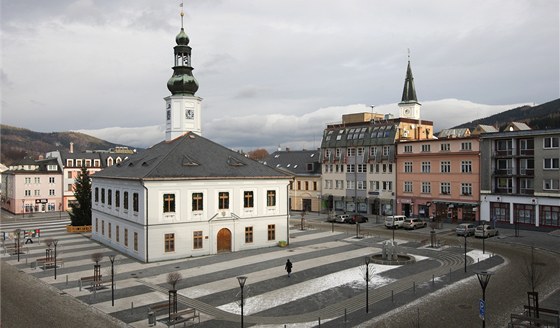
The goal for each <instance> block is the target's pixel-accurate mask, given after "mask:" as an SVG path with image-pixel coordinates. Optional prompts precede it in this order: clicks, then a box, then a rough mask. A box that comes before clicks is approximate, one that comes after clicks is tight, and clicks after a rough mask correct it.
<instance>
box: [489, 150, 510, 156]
mask: <svg viewBox="0 0 560 328" xmlns="http://www.w3.org/2000/svg"><path fill="white" fill-rule="evenodd" d="M494 156H495V157H511V156H513V149H496V151H495V152H494Z"/></svg>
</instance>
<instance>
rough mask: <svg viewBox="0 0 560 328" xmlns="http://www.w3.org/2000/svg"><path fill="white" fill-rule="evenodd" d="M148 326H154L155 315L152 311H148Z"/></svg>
mask: <svg viewBox="0 0 560 328" xmlns="http://www.w3.org/2000/svg"><path fill="white" fill-rule="evenodd" d="M148 324H149V325H150V326H152V325H154V326H155V324H156V315H155V313H154V311H149V312H148Z"/></svg>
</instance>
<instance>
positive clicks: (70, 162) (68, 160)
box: [66, 159, 74, 167]
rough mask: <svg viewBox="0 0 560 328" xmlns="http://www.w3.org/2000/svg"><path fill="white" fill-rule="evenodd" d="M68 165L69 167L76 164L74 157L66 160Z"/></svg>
mask: <svg viewBox="0 0 560 328" xmlns="http://www.w3.org/2000/svg"><path fill="white" fill-rule="evenodd" d="M66 166H68V167H72V166H74V160H73V159H67V160H66Z"/></svg>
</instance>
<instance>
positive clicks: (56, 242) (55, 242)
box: [53, 239, 58, 280]
mask: <svg viewBox="0 0 560 328" xmlns="http://www.w3.org/2000/svg"><path fill="white" fill-rule="evenodd" d="M57 244H58V240H57V239H55V240H53V245H54V280H56V245H57Z"/></svg>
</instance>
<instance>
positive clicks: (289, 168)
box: [263, 149, 327, 212]
mask: <svg viewBox="0 0 560 328" xmlns="http://www.w3.org/2000/svg"><path fill="white" fill-rule="evenodd" d="M319 157H320V151H319V150H295V151H294V150H290V149H286V150H285V151H282V150H278V151H275V152H274V153H272V154H270V155H269V156H267V157H266V158H265V160H264V161H263V163H264V164H265V165H268V166H270V167H274V168H277V169H280V170H285V171H286V172H289V174H291V175H293V176H294V180H293V181H291V182H290V189H289V206H288V208H289V209H290V210H291V211H302V212H321V211H323V210H324V209H326V208H327V205H326V203H327V202H326V200H325V199H323V197H322V192H321V190H322V188H321V162H320V159H319Z"/></svg>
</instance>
